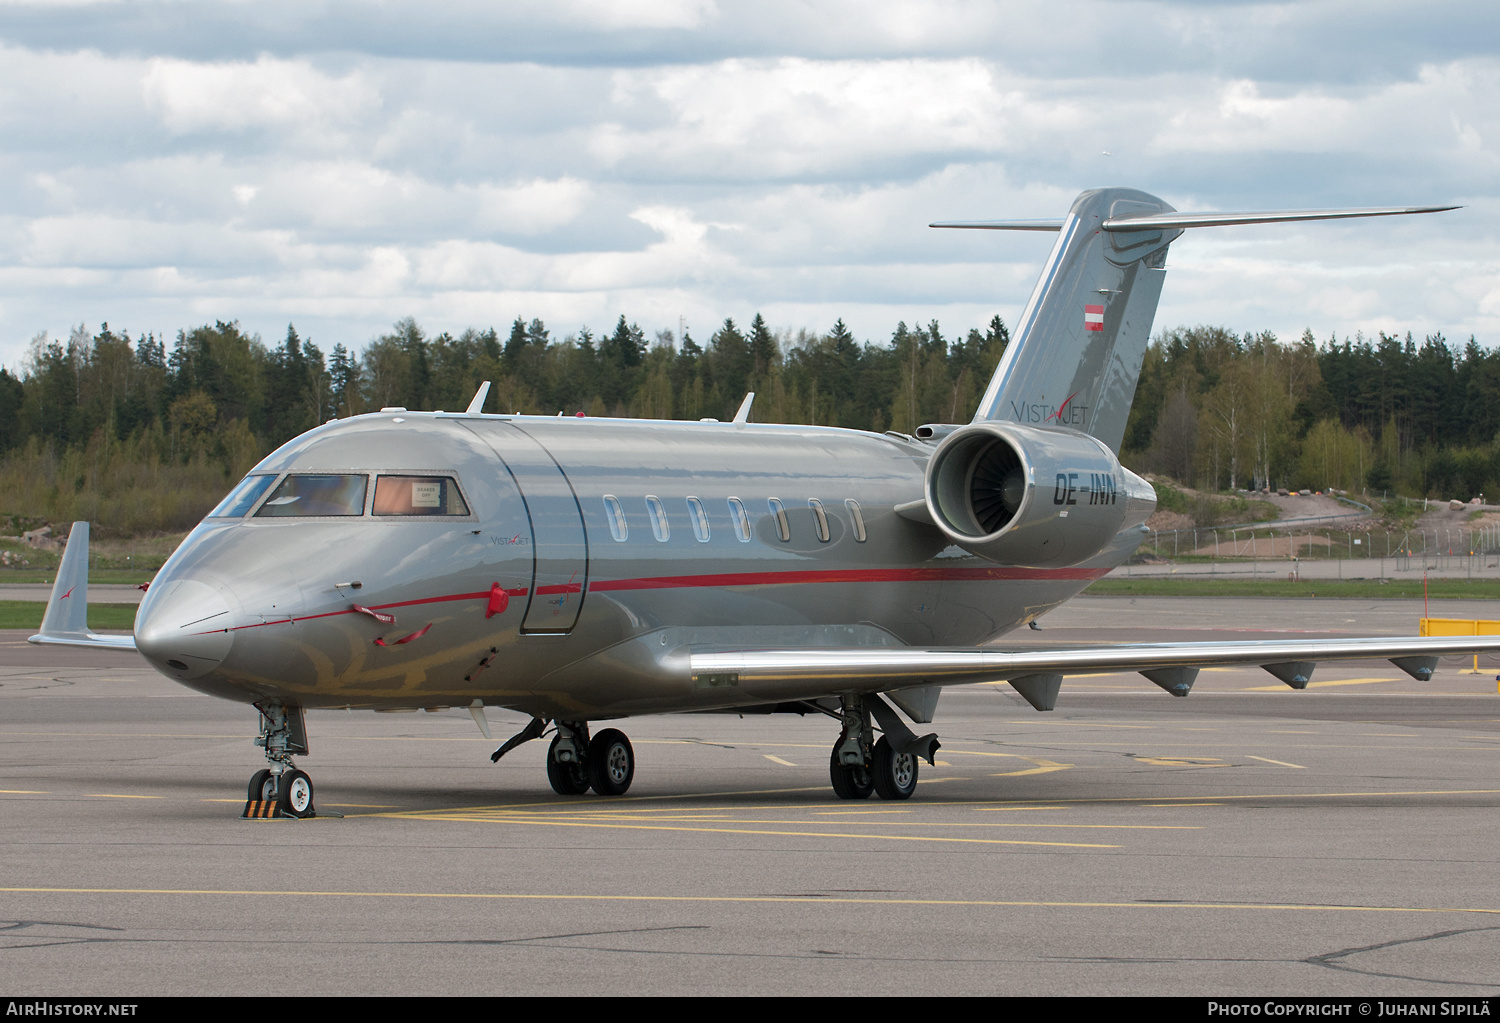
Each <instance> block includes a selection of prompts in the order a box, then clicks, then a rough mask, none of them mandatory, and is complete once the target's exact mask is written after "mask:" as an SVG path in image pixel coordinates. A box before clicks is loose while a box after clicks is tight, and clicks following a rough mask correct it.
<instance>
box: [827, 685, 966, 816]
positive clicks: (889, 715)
mask: <svg viewBox="0 0 1500 1023" xmlns="http://www.w3.org/2000/svg"><path fill="white" fill-rule="evenodd" d="M839 706H840V711H841V712H842V713H841V714H840V719H841V720H842V722H843V726H844V727H843V730H842V731H841V732H840V733H839V740H838V742H836V743H834V744H833V753H832V755H831V756H830V757H829V761H828V774H829V778H830V780H831V781H832V782H833V792H834V795H836V796H838V797H839V798H840V799H868V798H869V797H870V793H871V792H876V793H879V794H880V798H881V799H910V798H911V794H912V793H913V792H915V791H916V790H917V768H918V767H919V764H918V759H919V758H921V759H924V760H926V761H927V762H928V763H929V764H931V763H933V757H934V755H935V754H936V753H937V751H938V747H939V745H940V744H939V743H938V741H937V735H936V734H931V735H923V736H917V735H914V734H912V731H911V729H909V728H907V727H906V725H905V724H904V723H903V722H902V721H901V719H900V718H898V717H897V716H896V712H895V711H894V710H892V709H891V707H890V705H889V704H887V703H886V702H885V701H884V700H883V699H881V698H880V697H879V696H878V695H874V694H871V695H869V696H864V697H861V696H853V695H848V696H844V697H841V698H840V700H839ZM872 715H873V716H874V718H875V720H876V721H878V722H879V724H880V728H881V730H882V731H883V732H884V733H885V734H884V735H882V736H881V737H880V738H879V739H878V740H875V741H873V742H872V741H871V740H872V739H873V737H874V729H873V728H872V727H871V721H870V718H871V716H872Z"/></svg>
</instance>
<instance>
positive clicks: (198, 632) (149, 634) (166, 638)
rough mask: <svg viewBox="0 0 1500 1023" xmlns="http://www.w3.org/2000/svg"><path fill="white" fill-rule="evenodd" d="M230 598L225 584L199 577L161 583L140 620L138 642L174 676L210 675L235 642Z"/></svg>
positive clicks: (138, 616)
mask: <svg viewBox="0 0 1500 1023" xmlns="http://www.w3.org/2000/svg"><path fill="white" fill-rule="evenodd" d="M233 617H234V616H233V615H232V614H231V613H230V609H229V600H228V599H227V597H226V596H225V594H224V592H223V590H222V589H221V588H220V587H218V586H213V585H210V584H208V583H205V582H201V581H199V580H197V579H174V580H170V581H167V582H165V583H164V584H163V586H162V590H161V592H160V593H158V592H157V589H156V587H155V586H153V587H152V588H151V591H150V592H149V593H148V594H147V596H146V600H145V601H144V602H143V603H142V604H141V609H140V611H139V612H138V613H137V614H136V620H135V646H136V649H137V650H139V651H140V652H141V653H142V654H144V655H145V656H146V659H147V660H149V661H150V662H151V663H152V664H154V665H155V666H156V668H157V670H159V671H161V672H163V673H164V674H166V675H169V676H171V677H172V678H179V679H188V678H197V677H199V676H200V675H206V674H208V673H209V672H210V671H213V670H214V669H215V668H217V667H218V666H219V664H220V662H221V661H223V660H224V658H225V657H226V656H227V655H228V654H229V648H230V647H231V646H232V645H233V644H234V633H233V632H231V631H230V629H231V628H232V626H233V625H234V622H233Z"/></svg>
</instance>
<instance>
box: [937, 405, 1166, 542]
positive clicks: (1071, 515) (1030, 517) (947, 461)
mask: <svg viewBox="0 0 1500 1023" xmlns="http://www.w3.org/2000/svg"><path fill="white" fill-rule="evenodd" d="M1142 488H1144V490H1145V492H1146V493H1149V494H1150V497H1149V498H1147V497H1146V496H1145V493H1143V492H1142ZM926 490H927V509H928V512H929V513H930V514H931V515H932V518H933V521H934V522H936V523H937V525H938V528H940V529H941V530H942V531H943V532H944V533H946V534H947V535H948V537H949V538H950V539H952V540H953V542H954V543H956V544H958V545H959V546H960V547H962V548H964V549H965V550H967V551H969V552H970V553H972V554H977V555H979V556H980V557H981V558H986V559H988V560H990V561H994V562H997V563H999V564H1002V565H1016V566H1020V567H1027V568H1062V567H1065V566H1068V565H1077V564H1081V563H1082V562H1085V561H1087V560H1088V559H1089V558H1092V557H1093V556H1094V555H1096V554H1098V553H1099V552H1100V551H1102V550H1103V549H1104V548H1105V547H1106V546H1108V545H1109V543H1110V542H1111V541H1112V540H1113V539H1114V537H1115V534H1117V533H1118V532H1119V531H1120V528H1121V527H1122V526H1123V525H1124V524H1125V523H1126V519H1127V516H1128V515H1131V514H1132V513H1134V514H1140V513H1141V512H1142V511H1143V510H1144V513H1145V515H1149V514H1150V507H1149V506H1147V507H1144V508H1143V502H1145V501H1149V505H1150V506H1154V504H1155V492H1154V491H1152V490H1151V488H1150V484H1148V483H1146V482H1145V481H1144V480H1141V479H1140V477H1138V476H1136V475H1135V474H1134V473H1132V472H1130V471H1129V470H1127V469H1124V468H1123V467H1121V465H1120V460H1119V459H1118V458H1116V457H1115V453H1114V452H1113V451H1111V450H1110V449H1109V447H1108V446H1107V445H1106V444H1104V443H1103V442H1101V441H1099V440H1096V439H1094V438H1093V437H1091V436H1089V435H1088V434H1086V433H1079V432H1077V431H1075V430H1067V429H1039V428H1037V427H1032V426H1023V425H1021V424H1019V423H1007V422H985V423H972V424H970V425H968V426H965V427H963V428H962V429H959V430H955V431H954V432H953V433H951V434H949V435H948V436H947V437H945V438H943V441H942V443H941V444H939V445H938V448H937V451H935V452H934V453H933V456H932V461H931V462H930V463H928V466H927V484H926ZM1142 521H1144V515H1142Z"/></svg>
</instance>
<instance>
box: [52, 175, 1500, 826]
mask: <svg viewBox="0 0 1500 1023" xmlns="http://www.w3.org/2000/svg"><path fill="white" fill-rule="evenodd" d="M1453 208H1455V207H1437V206H1416V207H1399V208H1378V209H1355V210H1312V211H1294V212H1262V213H1180V212H1178V211H1176V210H1174V209H1173V208H1172V207H1171V206H1169V205H1168V204H1167V203H1165V202H1163V201H1162V200H1161V199H1158V198H1156V197H1154V196H1151V195H1148V194H1146V193H1144V192H1139V191H1135V190H1131V189H1123V188H1106V189H1099V190H1094V191H1088V192H1084V193H1083V194H1082V195H1080V196H1079V197H1078V198H1077V200H1076V201H1075V202H1074V203H1073V205H1072V208H1071V209H1070V210H1069V211H1068V214H1067V216H1066V217H1064V218H1062V219H1061V220H1055V221H1053V220H1047V221H1038V220H1028V221H992V222H977V223H943V224H934V225H932V226H934V227H951V228H973V229H988V230H1026V231H1045V232H1054V233H1055V234H1056V236H1057V238H1056V242H1055V244H1054V245H1053V247H1052V251H1051V255H1050V256H1049V257H1048V258H1047V261H1046V263H1045V265H1044V266H1043V268H1042V272H1041V277H1040V279H1039V280H1038V282H1037V284H1036V288H1035V290H1034V291H1033V293H1032V295H1031V298H1030V301H1029V303H1028V304H1027V306H1026V308H1025V311H1024V313H1023V314H1022V316H1021V318H1020V320H1019V321H1018V323H1017V329H1016V332H1015V335H1014V340H1013V342H1012V344H1011V345H1010V347H1009V348H1008V350H1007V351H1006V352H1005V355H1004V357H1003V358H1002V360H1001V361H1000V364H999V366H998V368H997V369H996V371H995V374H994V377H993V379H992V380H991V381H990V383H989V387H988V389H987V390H986V392H985V394H984V398H983V400H982V401H981V402H980V405H979V408H978V410H977V411H976V412H975V414H974V417H973V419H972V420H971V421H970V422H968V423H963V424H954V423H944V424H933V425H927V426H922V427H920V428H918V429H917V431H916V436H907V435H904V434H900V433H894V432H887V433H884V434H877V433H866V432H861V431H858V430H845V429H836V428H829V427H811V426H781V425H769V424H752V423H751V422H749V412H750V398H749V397H747V399H746V402H745V404H744V405H743V406H741V409H740V412H739V414H737V415H736V416H735V418H734V420H733V421H732V422H727V423H721V422H715V421H701V422H675V421H647V420H624V419H601V418H577V417H575V418H553V417H540V416H522V415H496V414H489V413H485V412H484V411H483V406H484V401H485V398H486V392H487V390H488V387H489V385H488V384H485V385H484V386H483V387H482V388H481V389H480V391H479V393H478V394H477V395H476V396H475V398H474V400H473V402H472V403H471V404H470V405H469V407H468V409H467V410H466V411H464V412H457V413H454V412H419V411H410V410H407V409H404V408H385V409H382V410H381V411H379V412H376V413H371V414H368V415H360V416H354V417H352V418H349V419H344V420H336V421H332V422H329V423H326V424H324V425H323V426H320V427H317V428H316V429H314V430H311V431H309V432H308V433H305V434H303V435H302V436H300V437H297V438H295V439H294V440H291V441H289V442H288V443H286V444H284V445H282V446H281V447H280V448H279V449H278V450H276V451H274V452H272V453H271V454H270V455H268V456H267V457H266V458H265V459H264V460H262V461H261V462H260V464H258V465H257V466H256V467H255V468H254V469H252V470H251V471H250V473H249V475H248V476H246V477H245V478H244V479H243V480H242V481H240V483H239V484H238V485H237V486H235V488H234V489H233V490H232V491H231V492H230V493H229V495H228V496H227V497H226V498H224V500H223V502H222V503H221V504H219V506H218V507H216V508H215V509H214V510H213V511H211V512H210V513H209V514H208V516H207V517H206V518H204V520H203V521H202V522H201V523H200V524H199V525H198V526H197V528H195V529H194V530H193V531H192V532H191V533H190V534H189V535H188V536H187V538H186V539H185V540H184V541H183V543H182V545H181V546H180V547H179V548H178V549H177V551H176V552H175V553H174V554H173V555H172V556H171V558H169V559H168V560H167V562H166V563H165V564H164V565H163V566H162V568H161V570H160V571H159V572H158V573H157V574H156V577H155V580H154V581H153V582H152V583H151V585H150V589H149V592H148V593H147V594H146V596H145V599H144V600H142V602H141V605H140V609H139V611H138V613H137V615H136V620H135V629H134V635H133V636H102V635H96V634H94V633H92V632H90V631H89V629H88V626H87V621H86V606H85V605H86V601H87V560H88V554H87V547H88V524H87V523H76V524H75V525H74V527H73V531H72V533H71V535H70V538H69V543H68V546H67V550H66V553H65V555H64V558H63V561H62V564H61V566H60V569H59V572H58V576H57V580H56V585H55V587H54V589H53V592H52V598H51V600H50V601H49V603H48V607H47V611H46V616H45V619H44V621H43V623H42V629H41V632H40V633H39V634H38V635H36V636H33V637H31V641H32V642H34V643H56V644H74V645H106V646H123V647H134V648H135V649H136V650H138V651H139V652H140V653H141V654H142V655H143V656H144V657H145V658H146V659H147V660H148V661H149V662H150V663H151V664H152V665H153V666H154V667H155V668H156V669H157V670H159V671H160V672H161V673H162V674H164V675H166V676H167V677H168V678H171V679H175V680H177V681H178V682H181V683H182V684H184V685H186V686H189V687H191V688H193V689H196V690H199V691H201V692H204V693H208V694H210V695H213V696H218V697H223V698H224V699H229V700H237V701H241V702H246V703H251V704H253V705H254V706H255V707H256V708H257V709H258V710H259V712H260V735H259V738H258V739H257V740H256V743H257V745H259V746H261V747H262V748H263V749H264V751H265V757H266V761H267V766H266V767H265V768H264V769H262V770H260V771H258V772H256V773H255V775H254V776H253V777H252V778H251V779H250V784H249V790H248V799H247V802H246V809H245V815H246V816H290V817H307V816H312V815H315V813H316V809H315V806H314V799H313V785H312V781H311V779H310V778H309V777H308V775H307V774H306V773H305V772H304V771H302V770H300V769H299V768H298V767H297V766H296V765H295V761H294V758H295V757H299V756H304V755H306V754H307V752H308V733H307V727H306V711H308V710H310V709H320V708H350V709H369V710H375V711H398V710H413V709H417V708H425V709H428V710H437V709H442V708H466V709H468V710H469V712H470V713H471V714H472V715H473V717H474V719H475V721H476V723H477V724H478V725H479V727H480V729H481V730H482V731H483V732H484V734H485V735H486V736H487V737H488V736H489V728H488V724H487V719H486V717H485V710H486V708H491V707H495V708H505V709H507V710H513V711H520V712H523V713H525V714H528V715H530V717H531V721H530V723H529V724H528V725H527V726H526V727H525V728H524V729H523V730H522V731H521V732H520V733H519V734H517V735H515V736H513V737H511V738H509V739H508V740H507V741H505V742H504V743H503V744H502V745H500V747H499V748H498V749H497V750H495V752H494V754H493V756H492V757H491V759H492V760H499V759H500V758H501V757H502V756H504V755H505V754H506V753H508V752H510V751H511V750H513V749H515V748H516V747H517V746H519V745H520V744H521V743H524V742H527V741H529V740H532V739H537V738H541V737H544V736H546V735H549V734H550V736H551V745H550V748H549V750H548V753H547V777H548V780H549V782H550V783H551V785H552V788H553V789H555V790H556V791H557V792H558V793H560V794H563V795H569V796H574V795H583V794H584V793H586V792H587V791H588V790H590V789H592V790H593V791H594V792H595V793H597V794H598V795H600V796H618V795H622V794H623V793H625V791H626V790H627V789H628V788H629V787H630V784H631V780H632V778H633V777H634V773H635V754H634V751H633V750H632V748H631V744H630V741H629V739H627V738H626V736H625V735H624V734H623V733H622V732H621V731H620V730H619V729H617V728H615V727H612V726H611V727H596V726H598V725H599V724H600V723H602V722H612V721H618V720H621V719H624V718H629V717H634V716H638V715H643V714H672V713H685V712H712V711H721V712H722V711H728V712H741V713H761V712H796V713H816V714H825V715H827V716H828V717H830V718H832V719H833V722H834V725H833V726H832V727H831V731H832V730H833V729H836V731H837V738H836V739H835V740H834V742H833V744H832V747H831V750H830V754H829V775H830V780H831V782H832V786H833V791H834V792H835V793H836V794H837V795H838V796H839V797H841V798H844V799H862V798H866V797H868V796H869V795H870V794H871V793H872V792H875V793H878V794H879V795H880V796H881V797H883V798H885V799H897V800H899V799H906V798H908V797H910V796H911V795H912V793H913V791H914V790H915V788H916V785H917V774H918V766H919V762H920V761H921V760H926V761H928V763H929V764H930V763H932V762H933V755H934V753H935V752H936V751H937V749H938V745H939V744H938V737H937V735H936V734H935V733H931V732H928V733H924V734H920V735H919V734H917V733H916V732H915V731H914V730H913V728H912V727H911V725H922V724H927V723H929V722H931V721H932V720H933V717H934V714H935V711H936V707H937V703H938V698H939V695H940V693H941V690H942V687H944V686H948V685H957V684H964V683H975V682H997V681H1002V680H1003V681H1006V682H1009V684H1010V685H1012V686H1014V687H1015V689H1016V690H1017V691H1018V692H1019V693H1020V694H1021V695H1022V696H1023V697H1024V698H1025V699H1026V700H1027V701H1028V702H1029V703H1030V704H1031V705H1032V706H1034V707H1035V708H1036V709H1037V710H1040V711H1047V710H1051V709H1052V708H1053V706H1054V705H1055V703H1056V700H1057V697H1058V692H1059V689H1060V686H1061V683H1062V681H1063V679H1064V677H1065V676H1067V675H1070V674H1081V673H1091V672H1105V671H1136V672H1140V673H1141V674H1142V675H1144V676H1145V677H1146V678H1148V679H1150V680H1151V681H1152V682H1154V683H1155V684H1157V685H1158V686H1160V687H1161V688H1163V689H1164V690H1166V691H1167V692H1168V693H1171V694H1172V695H1174V696H1179V697H1182V696H1187V695H1188V692H1189V691H1190V689H1191V688H1192V685H1193V681H1194V679H1195V677H1196V676H1197V673H1198V671H1199V670H1200V669H1201V668H1204V667H1207V666H1210V665H1236V664H1250V665H1260V666H1262V667H1264V668H1265V670H1267V671H1268V672H1270V673H1271V674H1272V675H1274V676H1275V677H1276V678H1278V679H1281V680H1282V681H1283V682H1285V683H1286V684H1287V685H1288V686H1290V687H1291V688H1293V689H1301V688H1303V687H1305V686H1306V685H1307V682H1308V679H1309V677H1310V675H1311V673H1312V671H1313V667H1314V664H1315V663H1316V662H1319V661H1326V660H1338V659H1351V658H1370V657H1378V658H1388V659H1389V660H1390V661H1392V662H1393V663H1394V664H1396V665H1397V666H1398V667H1400V668H1401V669H1402V670H1404V671H1406V672H1408V673H1409V674H1411V675H1413V676H1415V677H1416V678H1418V679H1423V680H1425V679H1427V678H1429V677H1430V676H1431V674H1432V672H1433V670H1434V668H1435V667H1436V665H1437V663H1438V657H1439V656H1440V655H1444V654H1456V653H1472V652H1477V651H1481V650H1496V649H1500V637H1493V638H1491V637H1451V638H1412V639H1391V638H1382V639H1353V640H1326V639H1320V640H1311V641H1303V640H1298V641H1291V642H1287V641H1273V642H1266V641H1262V642H1231V643H1186V644H1151V645H1122V646H1091V647H1088V648H1086V649H1060V650H1035V649H1027V650H1024V651H1023V650H1006V649H1005V647H1004V645H1003V643H1001V644H1000V645H995V643H994V641H995V640H997V639H998V638H999V637H1002V636H1004V635H1005V633H1007V632H1009V631H1011V630H1013V629H1016V628H1017V627H1019V626H1024V625H1026V624H1028V623H1031V622H1034V621H1035V620H1036V619H1038V618H1040V617H1041V616H1042V615H1044V614H1046V613H1047V612H1048V611H1050V610H1051V609H1053V608H1055V607H1057V606H1058V605H1059V604H1062V603H1063V602H1064V601H1066V600H1068V599H1069V598H1070V597H1072V596H1074V595H1075V594H1077V593H1078V592H1079V591H1081V590H1082V589H1084V588H1085V587H1087V586H1088V585H1089V584H1090V583H1091V582H1093V581H1094V580H1095V579H1098V578H1099V577H1101V576H1103V575H1104V574H1106V573H1107V572H1109V571H1110V569H1112V568H1114V567H1115V566H1117V565H1120V564H1122V563H1123V562H1124V561H1125V560H1126V559H1127V558H1129V557H1130V556H1131V554H1132V553H1133V552H1134V551H1135V550H1136V548H1137V546H1138V545H1139V544H1140V542H1141V540H1142V538H1143V537H1144V536H1145V535H1146V527H1145V522H1146V519H1147V517H1148V516H1150V514H1151V513H1152V511H1153V509H1154V508H1155V504H1156V502H1155V493H1154V491H1153V490H1152V487H1151V485H1150V484H1149V483H1148V482H1146V481H1145V480H1143V479H1142V478H1141V477H1139V476H1137V475H1136V474H1135V473H1133V472H1131V471H1130V470H1129V469H1127V468H1125V467H1124V466H1122V465H1121V464H1120V461H1119V457H1118V453H1119V449H1120V441H1121V438H1122V437H1123V435H1124V431H1125V423H1126V419H1127V417H1128V415H1129V412H1130V404H1131V401H1132V400H1133V398H1134V394H1135V388H1136V380H1137V377H1138V376H1139V373H1140V367H1141V360H1142V357H1143V355H1144V352H1145V349H1146V345H1147V341H1148V339H1149V337H1150V332H1151V322H1152V318H1153V316H1154V315H1155V311H1156V306H1157V300H1158V297H1159V296H1160V294H1161V287H1162V280H1163V277H1164V275H1165V274H1164V266H1165V260H1166V255H1167V248H1168V246H1169V245H1170V244H1171V242H1172V241H1173V240H1174V239H1176V238H1177V237H1178V236H1179V235H1180V234H1181V233H1182V232H1183V231H1184V230H1187V229H1190V228H1200V227H1209V226H1220V225H1242V224H1265V223H1277V222H1286V221H1301V220H1324V219H1336V218H1348V217H1371V216H1388V215H1399V214H1415V213H1429V212H1438V211H1441V210H1445V209H1453ZM903 715H904V719H903ZM908 721H909V722H910V723H911V724H908Z"/></svg>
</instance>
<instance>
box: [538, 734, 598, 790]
mask: <svg viewBox="0 0 1500 1023" xmlns="http://www.w3.org/2000/svg"><path fill="white" fill-rule="evenodd" d="M547 780H548V781H549V782H551V783H552V791H553V792H556V793H557V794H558V795H559V796H581V795H583V794H584V793H585V792H587V791H588V790H589V772H588V770H587V769H586V768H585V767H584V766H583V765H582V764H575V763H567V764H564V763H559V762H558V759H557V738H556V737H554V738H553V740H552V745H551V746H550V747H548V749H547Z"/></svg>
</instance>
